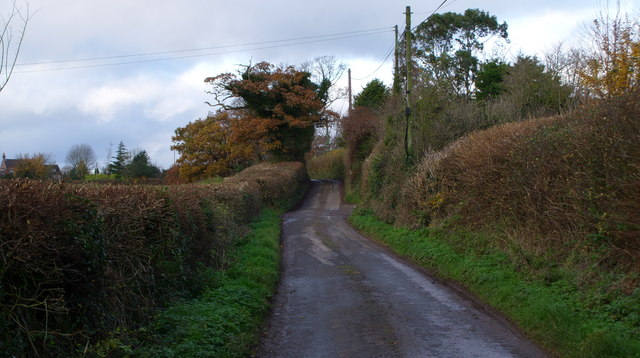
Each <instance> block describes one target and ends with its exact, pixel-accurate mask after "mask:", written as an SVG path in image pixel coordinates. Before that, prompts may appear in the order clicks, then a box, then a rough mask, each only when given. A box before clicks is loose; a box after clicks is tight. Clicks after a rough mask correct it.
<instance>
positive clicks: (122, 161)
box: [107, 142, 129, 178]
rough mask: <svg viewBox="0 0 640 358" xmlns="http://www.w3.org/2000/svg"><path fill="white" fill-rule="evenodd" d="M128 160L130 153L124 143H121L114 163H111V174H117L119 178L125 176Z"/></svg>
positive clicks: (109, 168) (109, 167) (109, 169)
mask: <svg viewBox="0 0 640 358" xmlns="http://www.w3.org/2000/svg"><path fill="white" fill-rule="evenodd" d="M128 159H129V152H128V151H127V147H126V146H125V145H124V143H123V142H120V144H118V149H117V150H116V156H115V157H113V161H111V163H110V164H109V166H108V168H107V169H108V171H109V174H115V175H116V177H118V178H120V177H122V176H123V175H124V174H125V168H126V165H127V160H128Z"/></svg>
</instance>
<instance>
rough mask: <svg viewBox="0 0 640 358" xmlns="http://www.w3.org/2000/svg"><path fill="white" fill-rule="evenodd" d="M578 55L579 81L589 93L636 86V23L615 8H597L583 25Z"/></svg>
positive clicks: (603, 94) (639, 47)
mask: <svg viewBox="0 0 640 358" xmlns="http://www.w3.org/2000/svg"><path fill="white" fill-rule="evenodd" d="M585 40H586V41H585V42H586V43H587V46H586V47H585V48H584V49H583V53H582V56H581V57H582V58H581V61H580V64H579V66H578V71H577V73H578V76H579V78H580V79H581V84H582V85H583V86H584V88H585V89H586V90H587V91H588V95H589V96H590V97H592V98H593V97H595V98H609V97H613V96H617V95H621V94H624V93H628V92H631V91H633V90H635V89H637V88H638V87H639V86H640V23H639V22H638V20H637V19H634V18H631V17H629V16H628V15H623V14H621V11H620V3H619V2H618V4H617V12H616V13H615V15H611V14H610V13H609V12H608V11H602V12H600V14H599V16H598V18H597V19H596V20H594V21H593V23H592V25H591V26H590V27H587V28H586V34H585Z"/></svg>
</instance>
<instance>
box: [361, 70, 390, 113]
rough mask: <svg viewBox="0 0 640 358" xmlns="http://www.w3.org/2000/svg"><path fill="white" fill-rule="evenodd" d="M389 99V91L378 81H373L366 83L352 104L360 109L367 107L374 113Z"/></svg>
mask: <svg viewBox="0 0 640 358" xmlns="http://www.w3.org/2000/svg"><path fill="white" fill-rule="evenodd" d="M388 97H389V89H388V88H387V86H385V85H384V83H383V82H382V81H380V80H379V79H377V78H376V79H373V80H371V81H370V82H369V83H367V84H366V85H365V86H364V88H363V89H362V91H361V92H360V93H358V94H357V95H356V96H355V98H354V102H353V103H354V104H355V105H356V106H360V107H367V108H370V109H373V110H376V111H379V110H381V109H382V106H384V103H385V102H386V100H387V98H388Z"/></svg>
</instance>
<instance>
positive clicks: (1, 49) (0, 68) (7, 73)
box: [0, 0, 31, 92]
mask: <svg viewBox="0 0 640 358" xmlns="http://www.w3.org/2000/svg"><path fill="white" fill-rule="evenodd" d="M30 18H31V16H30V14H29V3H28V2H25V4H24V7H22V6H18V4H17V0H14V1H13V2H12V3H11V11H10V12H9V15H8V16H7V18H6V19H4V16H3V21H4V24H3V25H2V32H1V33H0V92H2V90H3V89H4V87H5V86H6V85H7V83H8V82H9V79H10V78H11V74H12V73H13V69H14V67H15V65H16V61H17V60H18V54H19V53H20V48H21V47H22V41H23V40H24V34H25V32H26V29H27V24H28V23H29V19H30ZM15 29H17V31H19V34H18V37H17V39H14V30H15ZM16 40H17V41H16Z"/></svg>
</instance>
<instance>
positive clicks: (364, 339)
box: [258, 182, 546, 358]
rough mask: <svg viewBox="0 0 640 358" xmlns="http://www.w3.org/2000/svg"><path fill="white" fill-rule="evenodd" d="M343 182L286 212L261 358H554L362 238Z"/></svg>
mask: <svg viewBox="0 0 640 358" xmlns="http://www.w3.org/2000/svg"><path fill="white" fill-rule="evenodd" d="M349 212H350V208H349V207H348V206H347V205H345V204H342V203H341V196H340V185H339V183H336V182H314V183H313V186H312V188H311V192H310V193H309V195H308V196H307V198H306V199H305V201H304V202H303V203H302V205H301V207H300V208H299V209H298V210H296V211H293V212H290V213H288V214H286V215H285V217H284V223H283V237H282V244H283V260H282V261H283V272H282V279H281V283H280V287H279V289H278V294H277V295H276V297H275V299H274V308H273V313H272V317H271V322H270V327H269V329H268V331H267V332H266V333H265V336H264V338H263V342H262V344H261V346H260V348H259V351H258V357H262V358H268V357H292V358H293V357H296V358H311V357H323V358H324V357H447V358H452V357H465V358H468V357H546V355H545V353H544V352H542V351H541V350H540V349H539V348H537V346H535V345H534V344H532V343H530V342H529V341H527V340H525V339H524V338H522V337H521V336H520V335H519V334H518V333H517V332H516V331H515V330H514V329H512V328H511V327H509V326H508V325H506V324H503V323H501V321H500V320H498V319H495V318H493V317H492V316H491V315H489V314H487V313H486V312H485V311H483V310H480V309H478V308H477V305H474V304H473V303H471V302H470V301H469V300H466V299H464V298H461V297H460V296H459V295H458V294H457V293H455V292H453V291H451V290H449V289H448V288H447V287H446V286H443V285H441V284H439V283H437V282H435V281H434V280H432V279H430V278H429V277H428V276H426V275H425V274H423V273H422V272H421V271H419V270H416V269H414V268H413V267H412V265H410V264H408V263H406V262H404V261H402V260H401V259H398V258H397V257H395V256H394V255H392V254H391V253H389V252H388V250H386V249H384V248H382V247H380V246H379V245H377V244H375V243H373V242H372V241H370V240H369V239H367V238H365V237H363V236H362V235H360V234H359V233H358V232H357V231H355V230H354V229H353V228H351V227H350V226H349V224H348V223H347V221H346V218H347V216H348V214H349Z"/></svg>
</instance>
